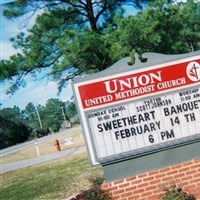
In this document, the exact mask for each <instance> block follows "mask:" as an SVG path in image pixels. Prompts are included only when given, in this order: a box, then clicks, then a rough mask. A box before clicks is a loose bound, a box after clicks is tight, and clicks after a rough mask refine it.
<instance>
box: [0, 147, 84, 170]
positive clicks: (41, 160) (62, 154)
mask: <svg viewBox="0 0 200 200" xmlns="http://www.w3.org/2000/svg"><path fill="white" fill-rule="evenodd" d="M83 152H86V148H85V147H80V148H73V149H68V150H66V151H60V152H57V153H53V154H48V155H45V156H39V157H36V158H32V159H27V160H22V161H18V162H14V163H8V164H1V173H5V172H9V171H14V170H17V169H21V168H25V167H30V166H33V165H37V164H41V163H44V162H47V161H50V160H54V159H58V158H62V157H68V156H71V155H75V154H79V153H83Z"/></svg>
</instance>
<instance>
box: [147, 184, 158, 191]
mask: <svg viewBox="0 0 200 200" xmlns="http://www.w3.org/2000/svg"><path fill="white" fill-rule="evenodd" d="M156 188H158V187H157V186H156V185H150V186H148V187H146V188H145V191H151V190H154V189H156Z"/></svg>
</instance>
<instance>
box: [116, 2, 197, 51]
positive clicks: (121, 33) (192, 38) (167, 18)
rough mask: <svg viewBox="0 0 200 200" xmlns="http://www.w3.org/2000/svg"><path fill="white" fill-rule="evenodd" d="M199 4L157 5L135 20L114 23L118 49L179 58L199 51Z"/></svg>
mask: <svg viewBox="0 0 200 200" xmlns="http://www.w3.org/2000/svg"><path fill="white" fill-rule="evenodd" d="M199 10H200V3H194V2H193V1H188V2H187V3H186V4H175V5H174V4H173V5H171V4H170V5H167V4H165V3H164V1H158V2H157V3H156V5H155V4H154V6H152V7H149V8H147V9H146V10H144V11H143V12H142V13H139V14H138V15H137V17H134V16H130V17H128V18H126V19H120V20H118V23H117V26H118V29H117V30H116V35H118V41H120V42H119V43H120V46H121V48H122V47H123V46H125V47H126V48H127V49H128V51H131V52H135V51H137V52H138V53H140V54H141V53H144V52H158V53H164V54H180V53H187V52H191V51H196V50H199V49H200V23H199V19H200V12H199Z"/></svg>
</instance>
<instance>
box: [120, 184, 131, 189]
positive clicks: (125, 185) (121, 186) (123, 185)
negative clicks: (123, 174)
mask: <svg viewBox="0 0 200 200" xmlns="http://www.w3.org/2000/svg"><path fill="white" fill-rule="evenodd" d="M128 186H130V183H123V184H121V185H119V188H126V187H128Z"/></svg>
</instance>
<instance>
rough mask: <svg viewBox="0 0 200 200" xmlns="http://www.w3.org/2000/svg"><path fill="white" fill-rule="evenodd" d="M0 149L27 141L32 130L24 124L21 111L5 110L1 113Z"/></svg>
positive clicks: (15, 108)
mask: <svg viewBox="0 0 200 200" xmlns="http://www.w3.org/2000/svg"><path fill="white" fill-rule="evenodd" d="M0 122H1V123H0V132H1V135H0V149H2V148H5V147H8V146H11V145H14V144H18V143H22V142H24V141H26V140H27V139H28V138H29V136H30V134H31V128H30V127H29V126H28V125H27V124H25V123H24V121H23V118H22V117H21V113H20V109H19V108H18V107H16V106H15V107H14V108H4V109H2V110H1V112H0Z"/></svg>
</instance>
